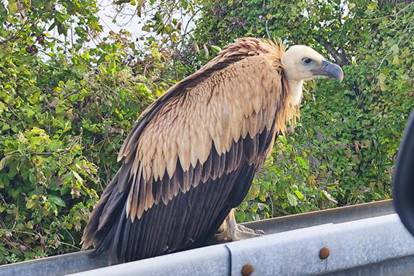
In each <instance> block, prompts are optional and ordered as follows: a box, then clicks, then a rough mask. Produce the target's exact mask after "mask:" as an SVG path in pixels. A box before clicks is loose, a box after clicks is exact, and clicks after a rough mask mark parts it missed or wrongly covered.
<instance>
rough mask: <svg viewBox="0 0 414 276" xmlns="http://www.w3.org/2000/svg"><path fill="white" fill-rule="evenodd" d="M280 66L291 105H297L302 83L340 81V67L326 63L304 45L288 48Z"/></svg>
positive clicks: (341, 74)
mask: <svg viewBox="0 0 414 276" xmlns="http://www.w3.org/2000/svg"><path fill="white" fill-rule="evenodd" d="M282 65H283V70H284V72H285V75H286V78H287V80H288V82H289V87H290V90H291V93H292V97H291V98H292V103H293V104H294V105H299V104H300V101H301V99H302V87H303V82H304V81H307V80H312V79H315V78H318V77H328V78H334V79H338V80H342V79H343V77H344V73H343V72H342V69H341V67H339V66H338V65H336V64H334V63H331V62H329V61H327V60H326V59H325V58H324V57H323V56H322V55H321V54H319V53H318V52H316V51H315V50H313V49H312V48H310V47H308V46H304V45H294V46H292V47H290V48H289V49H288V50H287V51H286V52H285V53H284V54H283V56H282Z"/></svg>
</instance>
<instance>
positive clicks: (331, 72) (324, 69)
mask: <svg viewBox="0 0 414 276" xmlns="http://www.w3.org/2000/svg"><path fill="white" fill-rule="evenodd" d="M312 73H313V74H314V75H316V76H326V77H328V78H333V79H337V80H339V81H342V80H343V78H344V72H343V71H342V69H341V67H340V66H339V65H337V64H335V63H331V62H329V61H326V60H324V61H322V65H321V67H319V68H316V69H313V70H312Z"/></svg>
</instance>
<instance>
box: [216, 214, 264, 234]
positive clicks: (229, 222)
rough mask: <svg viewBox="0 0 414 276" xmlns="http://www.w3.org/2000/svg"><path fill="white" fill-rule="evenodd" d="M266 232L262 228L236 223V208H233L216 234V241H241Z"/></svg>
mask: <svg viewBox="0 0 414 276" xmlns="http://www.w3.org/2000/svg"><path fill="white" fill-rule="evenodd" d="M263 234H264V232H263V231H262V230H253V229H250V228H248V227H246V226H243V225H241V224H237V223H236V219H235V217H234V209H233V210H231V212H230V213H229V215H228V216H227V218H226V219H225V220H224V222H223V224H222V225H221V226H220V228H219V230H218V231H217V233H216V234H215V236H214V239H215V241H216V242H227V241H239V240H244V239H250V238H254V237H260V236H262V235H263Z"/></svg>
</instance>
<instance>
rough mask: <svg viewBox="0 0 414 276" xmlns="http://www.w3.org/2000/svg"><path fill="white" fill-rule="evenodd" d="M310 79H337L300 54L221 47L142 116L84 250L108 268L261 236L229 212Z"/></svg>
mask: <svg viewBox="0 0 414 276" xmlns="http://www.w3.org/2000/svg"><path fill="white" fill-rule="evenodd" d="M318 76H327V77H331V78H335V79H340V80H341V79H342V78H343V72H342V70H341V68H340V67H339V66H338V65H336V64H333V63H330V62H328V61H327V60H326V59H325V58H324V57H322V56H321V55H320V54H319V53H317V52H316V51H314V50H313V49H311V48H309V47H307V46H302V45H296V46H292V47H290V48H289V49H288V50H287V51H285V49H284V46H283V45H281V44H278V43H273V42H270V41H267V40H263V39H257V38H242V39H239V40H237V41H236V42H235V43H233V44H230V45H229V46H227V47H226V48H225V49H224V50H222V51H221V52H220V53H219V54H218V56H217V57H215V58H214V59H213V60H211V61H210V62H208V63H207V64H206V65H205V66H204V67H202V68H201V69H200V70H198V71H197V72H195V73H194V74H192V75H191V76H189V77H187V78H185V79H183V80H182V81H181V82H179V83H177V84H176V85H174V86H173V87H172V88H171V89H169V91H168V92H167V93H166V94H165V95H163V96H162V97H160V98H159V99H158V100H157V101H155V102H154V103H153V104H152V105H151V106H149V107H148V108H147V109H146V110H145V111H144V112H143V113H142V115H141V117H140V118H139V119H138V122H137V123H136V125H135V127H134V128H133V129H132V131H131V132H130V133H129V135H128V137H127V138H126V140H125V142H124V144H123V146H122V148H121V150H120V152H119V155H118V160H119V161H120V162H121V167H120V169H119V171H118V172H117V174H116V175H115V177H114V178H113V179H112V181H111V182H110V183H109V185H108V186H107V187H106V189H105V191H104V192H103V194H102V196H101V199H100V201H99V203H98V205H97V206H96V208H95V209H94V210H93V212H92V215H91V218H90V220H89V223H88V225H87V227H86V229H85V232H84V235H83V238H82V243H83V248H89V247H92V246H93V247H94V248H95V249H94V254H100V253H102V252H104V251H106V252H108V256H109V258H110V260H111V262H113V263H115V262H127V261H133V260H138V259H142V258H148V257H153V256H157V255H162V254H166V253H170V252H175V251H180V250H184V249H189V248H194V247H198V246H201V245H203V244H205V243H207V242H209V241H210V240H212V239H214V238H218V239H222V240H238V239H242V238H247V237H252V236H257V235H260V233H258V232H256V231H253V230H251V229H248V228H246V227H242V226H240V225H237V224H236V221H235V219H234V214H233V211H232V209H233V208H235V207H237V206H238V205H239V204H240V203H241V202H242V200H243V199H244V197H245V196H246V194H247V192H248V190H249V188H250V185H251V182H252V180H253V177H254V175H255V172H256V171H257V170H258V169H259V168H260V167H261V166H262V164H263V162H264V161H265V158H266V156H267V154H268V153H269V152H270V150H271V148H272V145H273V141H274V140H275V136H276V135H277V134H278V133H280V132H282V131H283V130H284V129H285V126H286V123H287V122H289V120H291V119H294V117H295V116H297V114H298V110H299V105H300V102H301V98H302V86H303V83H304V81H306V80H311V79H314V78H316V77H318ZM220 226H221V227H220ZM219 229H220V231H218V230H219Z"/></svg>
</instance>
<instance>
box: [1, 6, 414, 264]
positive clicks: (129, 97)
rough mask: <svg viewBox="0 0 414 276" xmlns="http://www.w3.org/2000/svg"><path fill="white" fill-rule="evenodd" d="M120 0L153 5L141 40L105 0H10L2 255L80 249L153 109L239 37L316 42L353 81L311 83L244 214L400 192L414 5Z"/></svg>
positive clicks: (412, 102)
mask: <svg viewBox="0 0 414 276" xmlns="http://www.w3.org/2000/svg"><path fill="white" fill-rule="evenodd" d="M115 2H116V3H117V5H118V7H119V11H120V12H121V11H122V10H123V9H125V8H128V7H132V8H133V9H134V10H135V14H136V15H135V16H141V17H143V18H144V17H145V16H144V15H146V17H145V18H144V19H143V20H144V21H145V22H144V24H143V26H142V29H143V31H142V33H143V34H145V36H143V37H140V39H139V42H138V43H134V42H133V41H132V40H131V37H130V36H129V34H128V33H127V32H125V31H121V32H120V33H115V32H110V33H109V34H108V35H102V34H101V32H102V26H100V24H99V20H98V17H97V10H98V7H97V4H96V1H95V0H88V1H72V0H51V1H34V0H32V1H12V0H9V1H5V2H1V1H0V24H1V25H0V264H3V263H9V262H16V261H20V260H24V259H31V258H35V257H42V256H46V255H53V254H59V253H63V252H68V251H74V250H78V248H79V241H80V236H81V232H82V229H83V227H84V225H85V223H86V221H87V219H88V216H89V214H90V211H91V210H92V207H93V205H94V204H95V203H96V201H97V199H98V195H99V194H100V193H101V192H102V189H103V187H104V186H105V184H106V183H107V181H108V180H109V179H110V178H111V176H113V174H114V172H115V171H116V170H117V164H116V154H117V151H118V149H119V147H120V145H121V143H122V141H123V139H124V138H125V135H126V134H127V132H128V131H129V129H130V128H131V127H132V124H133V122H134V121H135V120H136V118H137V117H138V116H139V114H140V112H141V111H142V110H143V108H145V107H146V106H147V105H148V104H149V103H150V102H151V101H153V100H154V99H155V98H156V97H158V96H159V95H161V94H162V93H164V91H165V90H166V89H167V88H168V87H169V86H170V85H171V84H173V83H174V82H175V81H177V80H179V79H181V78H182V77H183V76H184V75H187V74H190V73H192V72H194V71H195V70H196V69H197V68H198V67H200V66H201V65H202V64H203V63H205V62H206V61H207V60H208V59H210V58H211V57H212V56H214V54H215V53H217V51H218V50H219V49H220V47H223V46H224V45H225V44H227V43H228V42H231V41H233V40H234V39H235V38H237V37H240V36H257V37H274V36H277V37H281V38H283V39H285V42H286V43H287V44H298V43H302V44H307V45H310V46H313V47H314V48H316V49H318V50H319V51H320V52H322V53H324V54H325V56H327V57H329V58H331V59H333V60H334V61H336V62H337V63H339V64H341V65H342V66H343V68H344V70H345V76H346V78H345V81H344V82H342V83H341V84H338V83H335V82H328V81H317V82H313V83H310V84H308V86H307V90H306V92H305V99H304V103H303V108H302V117H301V121H300V122H299V124H298V125H297V126H296V129H295V132H294V133H291V134H289V135H286V136H279V137H278V140H277V142H276V144H275V148H274V151H273V154H272V156H271V157H270V158H269V160H268V161H267V162H266V164H265V167H264V168H263V170H262V171H261V172H260V173H259V175H258V177H257V178H256V179H255V182H254V185H253V187H252V189H251V191H250V194H249V197H248V199H247V200H245V202H244V203H243V204H242V205H241V206H240V208H239V212H238V218H239V219H240V220H251V219H258V218H266V217H271V216H277V215H281V214H290V213H297V212H303V211H308V210H316V209H320V208H328V207H333V206H342V205H347V204H354V203H358V202H365V201H371V200H379V199H383V198H388V197H389V196H390V177H391V171H392V165H393V161H394V158H395V155H396V152H397V147H398V143H399V139H400V137H401V133H402V129H403V127H404V124H405V121H406V119H407V116H408V114H409V112H410V110H411V109H412V107H413V106H414V95H413V93H414V89H413V82H412V79H413V78H414V66H413V64H414V62H413V53H414V51H413V50H414V41H413V40H412V37H413V28H414V4H407V3H402V4H395V3H394V2H398V1H391V2H392V4H389V3H388V2H387V1H380V2H379V3H376V2H372V1H363V0H355V1H341V2H343V3H345V4H342V5H339V1H323V0H315V1H307V0H301V1H296V2H295V3H289V4H288V2H291V1H280V2H282V3H279V1H264V0H260V1H259V0H252V1H238V0H233V1H207V0H205V1H182V0H181V1H148V3H146V5H145V6H143V1H115ZM2 3H4V4H2ZM6 3H7V5H6ZM172 3H173V4H172ZM310 3H312V4H310ZM146 10H148V13H145V11H146ZM177 11H179V12H177ZM179 14H181V15H182V14H186V15H187V18H183V17H182V16H178V15H179ZM148 15H149V16H148ZM175 15H177V16H175ZM188 19H190V21H191V22H192V20H193V21H194V20H195V22H196V24H195V25H194V27H188V26H189V24H187V21H188ZM186 20H187V21H186Z"/></svg>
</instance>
